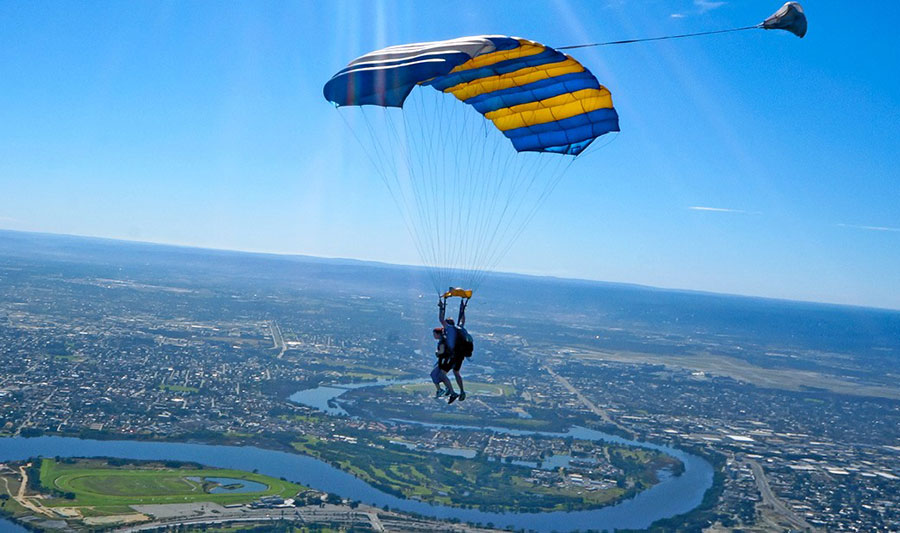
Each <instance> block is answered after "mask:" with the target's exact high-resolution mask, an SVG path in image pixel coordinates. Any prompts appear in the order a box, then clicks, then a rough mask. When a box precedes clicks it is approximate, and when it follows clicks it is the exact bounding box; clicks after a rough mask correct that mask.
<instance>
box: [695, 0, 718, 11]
mask: <svg viewBox="0 0 900 533" xmlns="http://www.w3.org/2000/svg"><path fill="white" fill-rule="evenodd" d="M724 5H725V2H721V1H715V0H694V7H696V8H697V9H699V10H700V12H701V13H706V12H707V11H712V10H713V9H718V8H720V7H722V6H724Z"/></svg>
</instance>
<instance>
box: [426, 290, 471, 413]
mask: <svg viewBox="0 0 900 533" xmlns="http://www.w3.org/2000/svg"><path fill="white" fill-rule="evenodd" d="M451 296H459V297H460V298H461V299H462V300H461V301H460V303H459V315H458V317H457V322H456V323H454V322H453V319H452V318H446V317H445V316H444V315H445V313H446V311H447V298H449V297H451ZM471 297H472V291H466V290H463V289H454V288H453V287H451V288H450V290H448V291H447V292H446V293H444V294H443V295H441V298H440V299H439V300H438V309H439V310H440V312H439V313H438V320H439V321H440V322H441V325H442V326H443V327H442V328H435V339H437V340H438V350H440V351H441V353H440V354H436V355H438V364H437V366H436V367H435V370H433V371H432V381H435V386H438V385H437V381H436V380H439V381H440V382H442V383H444V384H446V385H447V391H448V392H449V393H450V397H449V399H448V400H447V403H448V404H449V403H453V402H455V401H456V400H457V398H458V399H459V400H460V401H463V400H465V399H466V390H465V388H464V386H463V379H462V375H461V374H460V373H459V370H460V368H461V367H462V363H463V360H464V359H465V358H466V357H470V356H471V355H472V337H471V336H470V335H469V333H468V332H467V331H466V329H465V327H464V326H465V324H466V305H467V304H468V303H469V298H471ZM438 329H442V335H441V336H440V337H438V334H437V330H438ZM442 343H443V350H441V344H442ZM451 369H452V370H453V376H454V377H455V378H456V384H457V385H458V386H459V394H457V393H456V391H454V390H453V386H452V384H451V383H450V379H449V378H448V377H447V372H449V371H450V370H451ZM436 372H440V373H441V374H442V375H443V377H441V375H438V376H435V373H436ZM438 388H440V387H439V386H438ZM441 395H442V394H441V393H440V392H439V393H437V395H436V397H440V396H441Z"/></svg>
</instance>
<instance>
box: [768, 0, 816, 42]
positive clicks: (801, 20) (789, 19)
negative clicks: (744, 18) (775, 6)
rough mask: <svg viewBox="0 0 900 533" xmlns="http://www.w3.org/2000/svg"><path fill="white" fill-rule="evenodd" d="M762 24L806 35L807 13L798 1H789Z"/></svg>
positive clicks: (799, 35)
mask: <svg viewBox="0 0 900 533" xmlns="http://www.w3.org/2000/svg"><path fill="white" fill-rule="evenodd" d="M761 26H762V27H763V28H765V29H767V30H785V31H789V32H791V33H793V34H794V35H796V36H797V37H800V38H801V39H802V38H803V36H804V35H806V15H805V14H804V13H803V6H801V5H800V4H799V3H797V2H787V3H786V4H784V5H783V6H781V8H780V9H779V10H778V11H776V12H775V13H773V14H772V16H770V17H769V18H767V19H766V20H764V21H763V23H762V24H761Z"/></svg>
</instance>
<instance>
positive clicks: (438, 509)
mask: <svg viewBox="0 0 900 533" xmlns="http://www.w3.org/2000/svg"><path fill="white" fill-rule="evenodd" d="M381 384H384V383H383V382H382V383H381ZM373 385H374V384H373V383H369V384H365V385H354V386H352V387H353V388H356V387H359V386H373ZM321 389H323V388H319V389H312V391H301V392H300V393H297V394H295V395H293V396H291V399H292V400H294V401H300V402H301V403H306V402H305V401H301V400H309V399H310V398H315V399H316V400H315V402H313V403H318V405H313V404H312V403H309V404H307V405H312V406H313V407H321V406H324V407H325V408H329V406H328V403H329V401H331V402H332V405H334V400H335V398H337V396H340V394H343V393H344V392H346V390H348V389H347V388H345V387H327V389H329V390H328V391H324V390H321ZM298 395H299V396H298ZM298 398H300V399H298ZM319 402H324V403H319ZM329 409H332V408H329ZM490 429H491V430H492V431H495V432H498V433H509V434H516V435H525V434H541V435H548V436H573V437H576V438H579V439H588V440H604V441H609V442H615V443H620V444H629V445H634V446H643V447H647V448H653V449H656V450H661V451H663V452H665V453H668V454H670V455H672V456H674V457H677V458H678V459H680V460H681V461H682V462H683V463H684V466H685V470H684V473H682V474H681V475H679V476H670V477H667V478H665V479H663V480H662V481H661V482H660V483H658V484H657V485H654V486H653V487H651V488H650V489H648V490H645V491H643V492H641V493H640V494H638V495H637V496H635V497H634V498H632V499H630V500H625V501H623V502H621V503H619V504H617V505H612V506H608V507H603V508H600V509H594V510H589V511H572V512H548V513H492V512H484V511H479V510H476V509H460V508H456V507H449V506H442V505H432V504H429V503H425V502H421V501H416V500H407V499H404V498H398V497H396V496H392V495H390V494H386V493H384V492H381V491H379V490H378V489H376V488H374V487H372V486H370V485H368V484H366V483H365V482H363V481H362V480H360V479H358V478H356V477H354V476H352V475H351V474H348V473H347V472H344V471H342V470H339V469H337V468H335V467H333V466H331V465H329V464H327V463H324V462H322V461H319V460H317V459H314V458H312V457H307V456H304V455H297V454H292V453H286V452H280V451H275V450H266V449H262V448H256V447H253V446H243V447H238V446H215V445H208V444H193V443H173V442H143V441H101V440H84V439H77V438H70V437H37V438H30V439H26V438H22V437H13V438H0V461H16V460H23V459H27V458H29V457H34V456H37V455H42V456H44V457H55V456H60V457H98V456H104V457H120V458H129V459H142V460H150V459H152V460H176V461H193V462H197V463H202V464H206V465H209V466H213V467H219V468H233V469H238V470H248V471H252V470H257V471H259V472H260V473H262V474H266V475H270V476H274V477H284V478H286V479H288V480H291V481H297V482H299V483H302V484H304V485H307V486H309V487H312V488H315V489H318V490H322V491H327V492H332V493H335V494H338V495H340V496H341V497H344V498H350V499H352V500H358V501H361V502H364V503H370V504H373V505H376V506H378V507H382V506H385V505H387V506H389V507H392V508H396V509H399V510H401V511H407V512H414V513H419V514H422V515H426V516H431V517H435V518H445V519H446V518H456V519H459V520H462V521H464V522H473V523H479V522H480V523H485V524H486V523H489V522H491V523H493V524H494V525H496V526H499V527H503V526H512V527H514V528H515V529H520V528H525V529H532V530H537V531H542V532H549V531H554V530H555V531H561V530H574V529H582V530H584V529H596V530H600V529H609V530H612V529H616V528H635V529H637V528H644V527H646V526H648V525H650V524H651V523H652V522H654V521H656V520H658V519H661V518H667V517H670V516H674V515H676V514H680V513H684V512H687V511H690V510H691V509H693V508H694V507H696V506H697V505H699V503H700V501H701V500H702V498H703V494H704V492H705V491H706V489H708V488H709V487H710V486H711V485H712V475H713V468H712V466H711V465H710V464H709V463H708V462H707V461H705V460H704V459H702V458H700V457H697V456H695V455H691V454H688V453H686V452H684V451H681V450H677V449H674V448H670V447H666V446H660V445H656V444H648V443H642V442H635V441H629V440H627V439H623V438H621V437H616V436H614V435H608V434H605V433H602V432H599V431H594V430H590V429H586V428H577V427H576V428H571V429H570V430H569V431H568V432H566V433H545V432H533V431H532V432H529V431H522V430H512V429H506V428H490ZM4 525H5V524H3V523H0V527H2V526H4Z"/></svg>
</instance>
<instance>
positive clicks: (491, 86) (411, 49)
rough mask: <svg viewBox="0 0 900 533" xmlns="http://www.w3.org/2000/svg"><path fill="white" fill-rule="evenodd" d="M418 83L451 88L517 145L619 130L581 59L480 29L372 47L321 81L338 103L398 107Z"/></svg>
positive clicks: (559, 142)
mask: <svg viewBox="0 0 900 533" xmlns="http://www.w3.org/2000/svg"><path fill="white" fill-rule="evenodd" d="M416 85H430V86H431V87H433V88H435V89H437V90H439V91H443V92H445V93H451V94H453V95H454V96H456V97H457V98H459V99H460V100H462V101H463V102H465V103H466V104H469V105H471V106H472V107H474V108H475V109H476V110H477V111H478V112H479V113H481V114H482V115H484V117H485V118H487V119H489V120H491V121H492V122H493V123H494V125H495V126H496V127H497V129H498V130H500V131H501V132H503V134H504V135H505V136H506V137H507V138H508V139H509V140H510V141H512V144H513V147H515V149H516V150H517V151H519V152H526V151H528V152H555V153H562V154H569V155H578V154H579V153H581V152H582V151H583V150H584V149H585V148H587V147H588V145H590V143H591V142H593V140H594V139H596V138H597V137H599V136H601V135H604V134H606V133H609V132H611V131H619V117H618V114H617V113H616V110H615V108H613V104H612V97H611V96H610V93H609V90H607V89H606V87H603V86H602V85H600V83H599V82H598V81H597V78H595V77H594V75H593V74H591V72H590V71H589V70H587V69H586V68H584V66H583V65H581V64H580V63H579V62H578V61H576V60H574V59H572V58H571V57H569V56H567V55H565V54H563V53H561V52H559V51H557V50H554V49H553V48H550V47H548V46H544V45H542V44H540V43H536V42H534V41H529V40H526V39H519V38H513V37H503V36H493V35H483V36H476V37H462V38H459V39H450V40H447V41H434V42H427V43H415V44H407V45H400V46H391V47H388V48H383V49H381V50H376V51H374V52H370V53H368V54H366V55H364V56H362V57H360V58H358V59H356V60H354V61H352V62H351V63H350V64H349V65H347V67H346V68H344V69H343V70H341V71H340V72H338V73H337V74H335V75H334V76H333V77H332V78H331V79H330V80H329V81H328V83H326V84H325V89H324V94H325V98H326V99H327V100H328V101H330V102H332V103H333V104H334V105H336V106H364V105H376V106H382V107H403V103H404V101H405V100H406V97H407V96H409V93H410V92H411V91H412V90H413V88H415V87H416Z"/></svg>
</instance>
